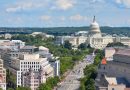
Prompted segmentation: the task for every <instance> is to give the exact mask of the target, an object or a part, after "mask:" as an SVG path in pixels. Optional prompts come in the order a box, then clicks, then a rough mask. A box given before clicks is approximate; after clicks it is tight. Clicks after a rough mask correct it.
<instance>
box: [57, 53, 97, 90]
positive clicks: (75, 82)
mask: <svg viewBox="0 0 130 90" xmlns="http://www.w3.org/2000/svg"><path fill="white" fill-rule="evenodd" d="M94 57H95V56H94V55H92V54H90V55H87V56H86V57H85V58H84V60H83V61H80V62H79V63H78V64H76V65H75V66H74V68H73V70H71V71H70V73H69V74H68V75H67V76H66V78H65V79H64V80H63V81H62V82H61V83H60V84H59V85H58V86H57V88H56V90H79V87H80V78H83V77H84V73H83V69H84V68H85V67H86V65H89V64H92V63H93V61H94Z"/></svg>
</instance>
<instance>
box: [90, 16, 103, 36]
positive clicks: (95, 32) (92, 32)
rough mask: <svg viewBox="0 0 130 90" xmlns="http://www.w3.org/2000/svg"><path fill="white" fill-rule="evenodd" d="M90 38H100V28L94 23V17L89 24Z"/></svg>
mask: <svg viewBox="0 0 130 90" xmlns="http://www.w3.org/2000/svg"><path fill="white" fill-rule="evenodd" d="M89 34H90V36H98V37H100V36H101V31H100V26H99V24H98V23H97V22H96V20H95V17H94V19H93V22H92V23H91V24H90V32H89Z"/></svg>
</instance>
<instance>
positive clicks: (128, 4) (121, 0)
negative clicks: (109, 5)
mask: <svg viewBox="0 0 130 90" xmlns="http://www.w3.org/2000/svg"><path fill="white" fill-rule="evenodd" d="M115 2H116V3H117V4H118V5H120V6H122V5H123V6H124V7H125V8H130V0H115Z"/></svg>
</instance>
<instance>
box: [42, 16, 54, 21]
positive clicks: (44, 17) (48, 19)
mask: <svg viewBox="0 0 130 90" xmlns="http://www.w3.org/2000/svg"><path fill="white" fill-rule="evenodd" d="M51 18H52V17H51V16H48V15H43V16H41V17H40V19H41V20H42V21H50V20H51Z"/></svg>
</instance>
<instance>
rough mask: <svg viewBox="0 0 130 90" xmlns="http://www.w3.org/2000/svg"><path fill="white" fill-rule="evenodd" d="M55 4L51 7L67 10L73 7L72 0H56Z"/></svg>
mask: <svg viewBox="0 0 130 90" xmlns="http://www.w3.org/2000/svg"><path fill="white" fill-rule="evenodd" d="M55 4H56V5H55V6H53V9H55V8H57V9H61V10H68V9H70V8H73V7H74V4H75V2H74V0H57V1H56V3H55Z"/></svg>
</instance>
